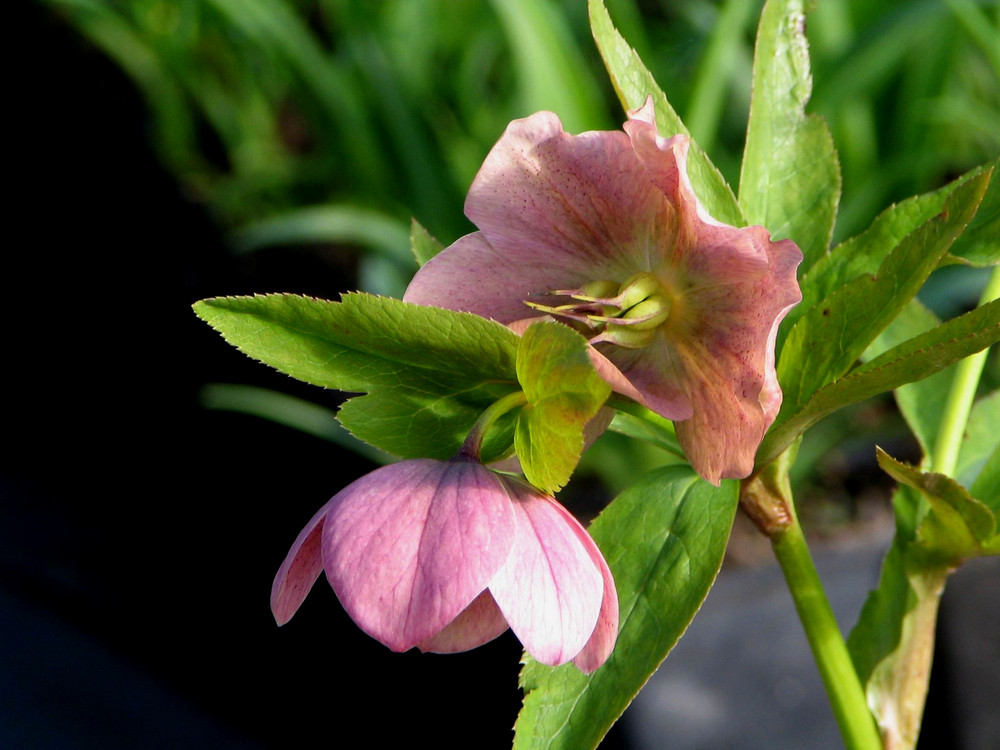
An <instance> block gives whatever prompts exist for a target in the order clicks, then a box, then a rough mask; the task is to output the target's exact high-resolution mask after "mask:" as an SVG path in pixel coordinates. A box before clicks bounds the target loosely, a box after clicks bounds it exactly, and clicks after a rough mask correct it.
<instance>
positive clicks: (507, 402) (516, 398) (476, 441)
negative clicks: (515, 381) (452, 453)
mask: <svg viewBox="0 0 1000 750" xmlns="http://www.w3.org/2000/svg"><path fill="white" fill-rule="evenodd" d="M526 403H528V397H527V396H525V395H524V391H514V392H513V393H508V394H507V395H506V396H504V397H503V398H501V399H498V400H497V401H494V402H493V403H492V404H490V405H489V406H488V407H487V408H486V411H484V412H483V413H482V414H481V415H480V417H479V419H477V420H476V423H475V424H474V425H473V426H472V429H471V430H470V431H469V435H468V437H466V438H465V442H464V443H463V444H462V448H461V450H459V452H458V454H459V455H460V456H466V457H468V458H471V459H474V460H476V461H478V460H479V454H480V452H481V451H482V448H483V440H484V439H485V437H486V433H487V432H489V429H490V427H492V426H493V423H494V422H496V421H497V420H498V419H500V417H502V416H503V415H504V414H506V413H507V412H509V411H511V410H513V409H517V408H519V407H521V406H524V405H525V404H526Z"/></svg>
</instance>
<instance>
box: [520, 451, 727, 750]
mask: <svg viewBox="0 0 1000 750" xmlns="http://www.w3.org/2000/svg"><path fill="white" fill-rule="evenodd" d="M737 495H738V485H737V483H736V482H732V481H724V482H722V484H721V486H719V487H714V486H712V485H711V484H709V483H708V482H705V481H703V480H701V479H699V478H698V476H697V475H696V474H695V473H694V472H693V471H692V470H691V469H690V467H687V466H669V467H665V468H661V469H657V470H656V471H654V472H651V473H650V474H647V475H646V476H644V477H643V478H641V479H640V480H639V481H638V482H636V483H635V484H634V485H633V486H632V487H630V488H629V489H627V490H626V491H625V492H623V493H622V494H621V495H619V496H618V498H617V499H615V500H614V501H613V502H612V503H611V505H610V506H608V508H607V509H606V510H605V511H604V512H603V513H602V514H601V515H600V517H598V519H597V520H596V521H594V523H593V524H592V525H591V526H590V533H591V535H592V536H593V537H594V540H595V541H596V542H597V544H598V546H600V548H601V551H602V552H603V553H604V558H605V559H606V560H607V562H608V565H609V566H610V567H611V571H612V573H613V574H614V577H615V584H616V586H617V588H618V597H619V602H620V605H621V627H620V631H619V635H618V642H617V644H616V646H615V650H614V651H613V652H612V654H611V656H610V658H609V659H608V661H607V662H606V663H605V664H604V666H602V667H601V668H600V669H598V670H597V671H596V672H594V673H593V674H591V675H585V674H583V673H582V672H580V670H578V669H576V668H575V667H573V666H572V665H564V666H562V667H557V668H555V669H552V668H549V667H544V666H542V665H540V664H538V663H536V662H534V661H531V660H528V661H527V662H526V663H525V666H524V668H523V670H522V671H521V686H522V688H523V689H524V693H525V696H524V707H523V708H522V709H521V714H520V716H519V717H518V720H517V725H516V726H515V738H514V747H515V749H516V750H528V749H529V748H530V749H532V750H534V749H535V748H547V749H549V750H554V749H555V748H564V749H565V750H584V748H593V747H596V746H597V744H598V743H599V742H600V740H601V738H602V737H603V736H604V734H605V733H606V732H607V731H608V729H609V728H610V727H611V725H612V724H613V723H614V722H615V720H616V719H617V718H618V717H619V716H620V715H621V713H622V712H623V711H624V710H625V708H626V706H628V704H629V703H630V702H631V700H632V698H633V697H634V696H635V694H636V693H637V692H638V691H639V689H640V688H641V687H642V686H643V684H645V682H646V680H648V679H649V676H650V675H651V674H652V673H653V671H654V670H655V669H656V667H657V666H658V665H659V664H660V662H661V661H663V659H664V658H665V657H666V655H667V653H668V652H669V651H670V649H671V648H673V646H674V644H675V643H676V642H677V640H678V638H680V636H681V634H682V633H683V632H684V630H685V629H686V628H687V626H688V624H689V623H690V622H691V619H692V618H693V617H694V615H695V613H696V612H697V610H698V608H699V607H700V606H701V603H702V601H704V599H705V596H706V595H707V594H708V590H709V589H710V588H711V586H712V583H713V581H714V580H715V576H716V575H717V573H718V571H719V567H720V565H721V564H722V556H723V553H724V551H725V548H726V543H727V541H728V539H729V532H730V529H731V528H732V523H733V517H734V515H735V512H736V504H737Z"/></svg>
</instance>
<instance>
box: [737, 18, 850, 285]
mask: <svg viewBox="0 0 1000 750" xmlns="http://www.w3.org/2000/svg"><path fill="white" fill-rule="evenodd" d="M805 23H806V19H805V10H804V8H803V0H769V1H768V2H767V4H766V5H765V6H764V10H763V12H762V13H761V17H760V26H759V27H758V29H757V45H756V49H755V51H754V63H753V94H752V96H751V99H750V119H749V121H748V123H747V139H746V147H745V150H744V152H743V166H742V168H741V170H740V194H739V202H740V207H741V208H742V209H743V214H744V216H746V218H747V221H749V222H750V223H751V224H762V225H763V226H765V227H767V229H768V230H770V231H771V233H772V235H773V237H774V239H786V238H790V239H792V240H794V241H795V243H796V244H797V245H798V246H799V249H801V250H802V255H803V260H802V269H803V270H806V269H808V268H809V267H810V266H812V265H813V263H815V262H816V261H817V260H818V259H819V258H820V257H822V256H823V255H824V254H825V253H826V252H827V248H828V247H829V244H830V238H831V237H832V236H833V223H834V220H835V219H836V216H837V205H838V203H839V202H840V165H839V163H838V161H837V152H836V149H835V148H834V145H833V137H832V136H831V135H830V130H829V128H827V126H826V123H824V122H823V120H822V119H820V118H819V117H818V116H816V115H806V114H805V106H806V103H807V102H808V101H809V96H810V94H811V93H812V76H811V74H810V72H809V46H808V43H807V42H806V35H805Z"/></svg>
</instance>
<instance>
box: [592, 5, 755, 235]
mask: <svg viewBox="0 0 1000 750" xmlns="http://www.w3.org/2000/svg"><path fill="white" fill-rule="evenodd" d="M588 7H589V9H590V30H591V32H592V33H593V35H594V41H595V42H597V48H598V50H600V53H601V58H602V59H603V60H604V67H605V68H607V70H608V74H609V75H610V76H611V83H612V85H613V86H614V87H615V91H616V92H617V93H618V99H619V101H621V103H622V107H624V108H625V109H626V110H630V109H637V108H639V107H641V106H642V105H643V104H645V103H646V97H647V96H652V97H653V103H654V106H655V108H656V128H657V130H658V131H659V133H660V135H662V136H664V137H667V138H669V137H671V136H674V135H676V134H678V133H685V134H688V129H687V128H686V127H685V126H684V123H683V122H681V119H680V117H678V115H677V112H675V111H674V108H673V107H672V106H670V102H668V101H667V97H666V95H665V94H664V93H663V91H661V90H660V87H659V86H658V85H657V84H656V81H655V80H654V79H653V75H652V73H650V72H649V70H648V69H647V68H646V66H645V65H644V64H643V62H642V60H640V59H639V54H638V53H637V52H636V51H635V50H634V49H632V47H630V46H629V44H628V42H626V41H625V40H624V39H623V38H622V36H621V34H619V33H618V30H617V29H616V28H615V27H614V24H613V23H612V22H611V17H610V16H609V15H608V10H607V8H605V7H604V2H603V0H589V4H588ZM688 178H689V179H690V180H691V186H692V187H693V188H694V192H695V195H697V196H698V198H699V199H700V200H701V202H702V204H704V206H705V208H706V209H708V212H709V213H710V214H711V215H712V216H713V217H715V218H716V219H718V220H719V221H722V222H725V223H726V224H731V225H733V226H737V227H742V226H745V225H746V223H747V221H746V219H745V218H744V217H743V212H742V210H741V209H740V206H739V203H737V201H736V196H734V195H733V191H732V190H731V189H730V187H729V185H727V184H726V181H725V179H724V178H723V177H722V174H721V173H720V172H719V170H718V169H716V167H715V165H714V164H712V162H711V161H710V160H709V158H708V156H707V155H706V154H705V152H704V151H702V150H701V148H700V147H699V146H698V144H697V143H695V142H694V141H691V150H690V152H689V154H688Z"/></svg>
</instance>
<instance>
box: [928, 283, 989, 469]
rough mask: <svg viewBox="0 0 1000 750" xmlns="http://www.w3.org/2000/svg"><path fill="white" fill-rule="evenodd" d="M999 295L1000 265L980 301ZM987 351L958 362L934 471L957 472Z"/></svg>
mask: <svg viewBox="0 0 1000 750" xmlns="http://www.w3.org/2000/svg"><path fill="white" fill-rule="evenodd" d="M998 297H1000V266H997V267H995V268H994V269H993V273H992V274H991V275H990V280H989V281H988V282H986V289H985V290H983V296H982V298H981V299H980V300H979V304H980V305H985V304H986V303H987V302H992V301H993V300H995V299H997V298H998ZM988 352H989V349H988V348H987V349H983V350H982V351H981V352H977V353H976V354H973V355H972V356H969V357H966V358H965V359H963V360H962V361H961V362H959V363H958V364H957V365H956V366H955V378H954V380H952V382H951V392H950V393H949V394H948V401H947V402H946V403H945V407H944V414H943V415H942V417H941V427H940V429H939V430H938V436H937V440H936V441H935V443H934V455H933V457H932V461H931V471H935V472H937V473H939V474H947V475H948V476H951V475H952V474H954V473H955V465H956V464H957V463H958V451H959V448H961V446H962V436H963V435H964V434H965V426H966V424H968V421H969V411H970V410H971V409H972V402H973V400H975V397H976V389H977V388H978V387H979V379H980V378H981V377H982V374H983V367H984V366H985V365H986V355H987V353H988Z"/></svg>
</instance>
